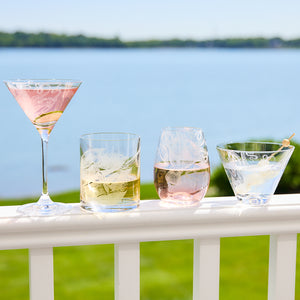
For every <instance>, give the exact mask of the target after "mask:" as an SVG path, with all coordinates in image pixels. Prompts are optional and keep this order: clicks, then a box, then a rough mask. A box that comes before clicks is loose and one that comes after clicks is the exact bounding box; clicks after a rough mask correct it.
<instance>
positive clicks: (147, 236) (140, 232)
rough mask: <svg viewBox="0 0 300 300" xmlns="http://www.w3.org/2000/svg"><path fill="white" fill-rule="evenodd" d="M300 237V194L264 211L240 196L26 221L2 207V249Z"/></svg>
mask: <svg viewBox="0 0 300 300" xmlns="http://www.w3.org/2000/svg"><path fill="white" fill-rule="evenodd" d="M299 232H300V194H290V195H275V196H274V197H273V199H272V201H271V203H270V204H269V205H266V206H264V207H255V206H254V207H251V206H242V205H240V204H238V203H237V202H236V200H235V198H234V197H218V198H205V199H204V200H203V202H202V204H201V205H200V206H199V207H189V208H165V207H161V206H160V205H159V201H158V200H146V201H142V202H141V205H140V208H138V209H135V210H132V211H128V212H120V213H101V214H100V213H99V214H93V213H86V212H84V211H82V210H81V209H80V207H79V204H78V203H77V204H73V209H72V211H71V212H70V213H68V214H66V215H63V216H52V217H23V216H20V215H19V214H18V213H17V212H16V206H4V207H0V249H20V248H45V247H59V246H72V245H89V244H108V243H130V242H143V241H159V240H175V239H195V238H205V239H207V238H217V237H228V236H249V235H270V234H271V235H273V234H288V233H299Z"/></svg>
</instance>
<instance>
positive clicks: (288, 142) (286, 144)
mask: <svg viewBox="0 0 300 300" xmlns="http://www.w3.org/2000/svg"><path fill="white" fill-rule="evenodd" d="M294 136H295V133H293V134H292V135H291V136H290V137H289V138H288V139H284V140H283V141H282V146H281V147H280V148H279V149H278V150H277V151H276V152H274V153H273V154H272V155H270V156H269V157H268V158H267V160H270V159H271V158H272V157H273V156H274V155H275V154H276V153H278V152H279V151H281V150H282V149H283V148H285V147H288V146H289V145H290V143H291V139H292V138H293V137H294Z"/></svg>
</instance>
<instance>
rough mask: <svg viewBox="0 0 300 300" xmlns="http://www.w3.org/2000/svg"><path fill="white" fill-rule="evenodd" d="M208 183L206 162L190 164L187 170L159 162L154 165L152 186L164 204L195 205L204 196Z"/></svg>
mask: <svg viewBox="0 0 300 300" xmlns="http://www.w3.org/2000/svg"><path fill="white" fill-rule="evenodd" d="M209 181H210V167H209V164H208V163H206V162H203V163H192V164H190V165H189V166H188V167H187V168H182V167H178V168H176V167H175V166H172V165H170V164H169V163H161V162H160V163H157V164H155V165H154V185H155V188H156V191H157V193H158V195H159V198H160V199H161V200H163V201H164V203H165V204H167V203H168V204H181V205H193V204H197V203H198V202H199V200H201V199H202V198H203V197H204V196H205V194H206V191H207V189H208V185H209Z"/></svg>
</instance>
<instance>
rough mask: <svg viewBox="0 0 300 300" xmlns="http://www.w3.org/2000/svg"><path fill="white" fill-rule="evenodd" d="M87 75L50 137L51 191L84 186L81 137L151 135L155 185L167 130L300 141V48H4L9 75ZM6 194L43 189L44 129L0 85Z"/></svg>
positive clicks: (147, 176)
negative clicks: (161, 139)
mask: <svg viewBox="0 0 300 300" xmlns="http://www.w3.org/2000/svg"><path fill="white" fill-rule="evenodd" d="M16 78H71V79H81V80H82V81H83V84H82V86H81V87H80V89H79V90H78V92H77V94H76V95H75V97H74V98H73V100H72V101H71V103H70V104H69V106H68V108H67V109H66V111H65V113H64V115H63V116H62V117H61V119H60V120H59V122H58V123H57V125H56V127H55V128H54V130H53V132H52V134H51V136H50V141H49V159H48V162H49V176H48V177H49V192H50V193H55V192H60V191H67V190H72V189H79V136H80V135H81V134H84V133H90V132H99V131H126V132H133V133H137V134H139V135H140V136H141V145H142V156H141V167H142V169H141V170H142V181H143V182H150V181H152V173H153V161H154V156H155V151H156V146H157V142H158V137H159V135H160V130H161V128H162V127H166V126H193V127H201V128H202V129H203V130H204V133H205V136H206V141H207V145H208V150H209V155H210V160H211V164H212V166H215V165H217V164H218V163H219V159H218V156H217V152H216V150H215V148H216V145H217V144H218V143H221V142H225V141H236V140H245V139H248V138H273V139H276V140H279V141H281V140H282V139H283V138H286V137H288V136H289V135H290V134H291V133H293V132H296V138H295V139H296V140H297V139H298V140H300V118H299V111H300V109H299V108H300V83H299V82H300V50H206V49H171V50H167V49H153V50H149V49H142V50H138V49H137V50H133V49H131V50H102V49H0V80H1V81H2V80H5V79H16ZM0 99H1V118H0V128H1V147H0V171H1V173H0V177H1V178H0V197H19V196H29V195H38V194H39V193H40V191H41V145H40V139H39V135H38V133H37V131H36V129H35V128H34V126H33V125H32V124H31V123H30V121H29V120H28V119H27V117H26V116H25V114H24V113H23V111H22V110H21V108H20V107H19V105H18V104H17V102H16V101H15V100H14V98H13V97H12V96H11V95H10V93H9V91H8V90H7V88H6V86H5V85H4V84H0Z"/></svg>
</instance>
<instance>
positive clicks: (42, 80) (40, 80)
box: [3, 78, 82, 84]
mask: <svg viewBox="0 0 300 300" xmlns="http://www.w3.org/2000/svg"><path fill="white" fill-rule="evenodd" d="M3 82H4V83H30V82H33V83H39V82H40V83H48V82H49V83H68V82H69V83H77V84H79V83H82V80H78V79H55V78H53V79H34V78H32V79H22V78H20V79H6V80H3Z"/></svg>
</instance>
